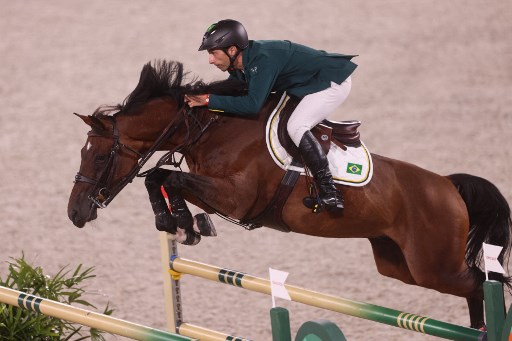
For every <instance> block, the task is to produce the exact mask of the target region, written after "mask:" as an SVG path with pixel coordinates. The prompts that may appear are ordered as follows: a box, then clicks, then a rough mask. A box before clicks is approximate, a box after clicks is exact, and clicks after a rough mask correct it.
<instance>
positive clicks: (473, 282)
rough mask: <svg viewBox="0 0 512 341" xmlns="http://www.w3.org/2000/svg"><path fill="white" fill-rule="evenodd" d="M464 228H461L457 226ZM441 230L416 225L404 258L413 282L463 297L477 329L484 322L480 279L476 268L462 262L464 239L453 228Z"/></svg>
mask: <svg viewBox="0 0 512 341" xmlns="http://www.w3.org/2000/svg"><path fill="white" fill-rule="evenodd" d="M417 226H420V225H419V224H418V225H417ZM440 226H451V225H450V224H440ZM464 230H465V229H464V228H463V227H460V229H459V231H464ZM443 231H444V233H442V234H440V233H439V232H437V233H436V232H435V231H429V229H428V228H423V229H422V228H417V229H416V232H417V233H416V235H415V237H414V239H411V240H410V242H411V244H410V245H407V248H406V251H404V257H405V259H406V261H407V264H408V266H409V269H410V271H411V274H412V276H413V278H414V280H415V281H416V283H417V285H419V286H421V287H424V288H429V289H433V290H437V291H439V292H441V293H445V294H451V295H455V296H459V297H464V298H466V300H467V302H468V308H469V314H470V320H471V327H473V328H480V327H482V326H483V321H484V315H483V303H482V301H483V291H482V283H483V278H482V276H481V275H480V271H478V270H476V269H470V268H468V266H467V265H466V263H465V260H464V252H465V246H466V244H465V238H463V237H462V236H460V235H457V233H456V232H455V231H457V229H456V227H455V226H452V227H451V228H446V229H444V230H443ZM449 232H452V233H449ZM464 237H465V236H464Z"/></svg>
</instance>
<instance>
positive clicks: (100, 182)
mask: <svg viewBox="0 0 512 341" xmlns="http://www.w3.org/2000/svg"><path fill="white" fill-rule="evenodd" d="M107 117H108V119H109V120H110V121H111V123H112V134H110V133H107V134H99V133H97V132H94V131H90V132H88V133H87V135H88V136H98V137H112V139H113V144H112V148H111V149H110V152H109V157H108V160H107V163H106V165H105V168H104V169H103V170H102V172H101V175H100V177H99V179H97V180H96V179H91V178H89V177H87V176H85V175H83V174H81V173H80V172H78V173H77V174H76V176H75V181H74V182H75V183H76V182H85V183H88V184H91V185H93V186H94V189H93V191H92V194H91V195H89V197H88V199H89V200H91V201H92V203H93V204H94V205H95V206H96V207H98V208H106V207H107V206H108V204H109V203H110V202H111V201H112V200H113V199H114V198H115V197H116V195H117V194H119V192H121V190H122V189H123V188H124V187H125V186H126V185H127V184H129V183H131V182H132V181H133V179H134V178H135V177H137V176H139V177H143V176H146V175H148V174H150V173H151V172H152V171H153V170H154V169H156V168H158V167H160V166H162V165H163V164H166V162H165V161H167V160H168V159H169V156H170V155H174V153H176V152H180V151H182V150H183V149H184V147H187V146H190V145H191V144H193V143H195V142H196V141H197V140H198V139H199V138H200V137H201V136H202V135H203V133H204V132H205V131H206V129H207V128H208V127H209V126H210V124H211V123H213V122H214V121H215V118H214V117H212V118H211V119H210V120H209V121H208V122H207V123H206V124H205V125H202V124H201V123H200V121H199V120H198V119H197V117H196V116H195V115H194V114H193V111H192V109H189V110H186V107H182V108H181V109H180V110H178V114H177V117H176V119H175V120H173V121H172V122H171V123H169V125H168V126H167V127H166V128H165V129H164V131H163V132H162V134H161V135H160V136H159V137H158V138H157V139H156V141H155V143H154V144H153V145H152V146H151V148H150V149H149V150H148V151H147V152H146V153H145V154H142V153H140V152H138V151H137V150H135V149H133V148H132V147H130V146H128V145H126V144H124V143H121V142H120V140H119V130H118V129H117V122H116V119H115V117H114V116H107ZM188 118H193V122H194V123H195V124H196V125H198V126H199V127H200V129H199V132H198V134H197V135H196V136H194V137H193V138H192V139H190V124H189V122H188ZM182 123H185V124H186V128H187V135H186V137H185V139H184V141H185V142H184V143H183V144H179V145H178V146H176V147H175V148H173V150H171V151H169V152H168V153H166V154H165V155H164V156H162V158H161V159H160V160H159V161H158V162H157V165H156V166H155V167H154V168H152V169H150V170H147V171H145V172H143V173H140V170H141V169H142V167H143V166H144V165H145V164H146V162H147V161H148V160H149V159H150V158H151V156H152V155H153V154H154V153H155V152H156V151H157V150H159V148H160V147H161V146H162V144H163V143H164V142H166V141H167V140H168V139H169V138H170V137H171V136H172V135H173V134H174V133H175V132H176V131H177V130H178V128H179V127H180V126H181V124H182ZM123 148H125V149H127V150H128V151H130V152H132V153H133V154H136V155H137V158H138V162H137V164H136V165H135V166H134V167H133V168H132V169H131V171H130V172H129V173H128V174H127V175H126V176H124V177H122V178H121V180H120V181H119V182H118V183H117V184H116V185H115V186H114V185H113V180H114V174H115V170H116V165H117V160H118V156H119V153H120V151H121V149H123ZM180 163H181V161H180ZM178 166H179V164H178Z"/></svg>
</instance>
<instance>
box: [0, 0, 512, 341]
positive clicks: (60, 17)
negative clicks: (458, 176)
mask: <svg viewBox="0 0 512 341" xmlns="http://www.w3.org/2000/svg"><path fill="white" fill-rule="evenodd" d="M511 6H512V4H511V3H510V2H507V1H498V2H493V3H492V4H490V3H484V2H480V1H476V0H465V1H463V0H453V1H449V2H446V1H441V0H429V1H426V0H418V1H414V2H411V1H406V0H389V1H385V2H382V1H378V0H365V1H356V0H341V1H339V0H329V1H322V2H314V1H302V0H299V1H297V0H296V1H291V0H284V1H279V2H276V1H267V0H262V1H257V2H255V1H238V2H233V1H211V0H204V1H198V2H190V1H169V0H167V1H163V0H156V1H151V2H142V1H134V0H125V1H121V0H113V1H108V2H105V1H99V0H90V1H87V2H85V1H64V0H47V1H44V2H41V1H35V0H27V1H7V0H0V8H2V10H1V13H0V36H1V38H0V110H1V112H0V129H1V130H0V131H1V134H0V174H1V176H0V193H1V195H0V240H1V241H2V244H1V245H2V246H1V247H0V261H1V262H2V263H0V276H1V275H4V274H5V271H6V267H7V265H6V263H5V262H7V261H8V260H9V257H19V256H21V252H22V251H24V252H25V257H26V259H27V260H28V261H29V262H33V263H34V264H36V265H41V266H43V268H44V269H45V270H46V271H48V272H49V273H50V274H51V273H52V271H54V270H56V269H59V268H60V267H62V266H65V265H67V264H69V265H70V266H71V267H74V266H76V265H78V264H81V263H83V264H84V265H86V266H95V267H96V271H95V274H96V275H97V278H96V279H94V280H93V281H92V282H91V283H90V285H89V287H88V290H89V291H91V292H92V293H94V295H93V297H92V300H93V301H94V302H97V303H98V305H99V306H101V305H104V304H105V303H106V302H107V301H110V304H111V306H112V307H113V308H114V309H115V312H114V316H116V317H118V318H122V319H127V320H130V321H133V322H137V323H141V324H146V325H149V326H152V327H156V328H161V329H163V328H165V318H164V305H163V288H162V274H161V272H160V255H159V242H158V233H157V231H156V229H155V228H154V223H153V215H152V210H151V207H150V205H149V201H148V200H147V194H146V190H145V188H144V185H143V180H141V179H138V180H136V181H134V183H133V184H131V185H130V186H128V187H126V188H125V189H124V190H123V192H122V193H121V194H120V195H119V196H118V197H117V198H116V200H115V201H113V203H112V204H111V205H110V206H109V208H108V209H107V210H102V211H100V212H99V218H98V220H97V221H95V222H93V223H91V224H89V225H87V226H86V227H85V228H84V229H77V228H75V227H74V226H73V225H72V223H71V222H70V221H69V220H68V218H67V213H66V209H67V200H68V197H69V193H70V191H71V188H72V186H73V178H74V175H75V174H76V172H77V170H78V168H79V164H80V149H81V148H82V146H83V145H84V143H85V140H86V132H87V131H88V127H87V126H86V125H84V124H83V122H81V121H80V120H79V119H77V118H76V117H75V116H74V115H72V113H73V112H77V113H81V114H91V113H92V112H93V111H94V110H95V109H96V108H97V107H98V106H99V105H102V104H117V103H120V102H122V100H123V99H124V98H125V97H126V96H127V95H128V94H129V93H130V92H131V91H132V90H133V89H134V87H135V85H136V84H137V82H138V77H139V74H140V70H141V69H142V66H143V65H144V64H145V63H147V62H148V61H153V60H156V59H169V60H177V61H181V62H183V63H184V64H185V68H186V69H187V70H188V71H190V73H191V74H190V77H193V76H198V77H200V78H203V79H204V80H208V81H209V80H218V79H222V78H224V77H226V75H225V74H223V73H221V72H220V71H219V70H218V69H217V68H215V67H213V66H210V65H209V64H208V58H207V54H206V53H205V52H202V53H201V52H198V51H197V49H198V47H199V44H200V42H201V38H202V36H203V33H204V31H205V30H206V28H207V27H208V26H209V25H210V24H211V23H213V22H216V21H218V20H220V19H225V18H231V19H236V20H239V21H241V22H242V23H244V25H245V27H246V29H247V30H248V32H249V37H250V39H288V40H292V41H294V42H298V43H302V44H305V45H309V46H311V47H314V48H318V49H323V50H327V51H329V52H340V53H345V54H358V55H359V57H357V58H356V59H354V62H356V63H357V64H358V65H359V67H358V69H357V70H356V72H355V73H354V75H353V78H352V82H353V83H352V92H351V94H350V96H349V98H348V100H347V101H346V102H345V103H344V104H343V106H342V107H341V108H340V109H339V110H338V111H337V112H336V115H335V117H333V118H334V119H340V120H341V119H358V120H361V121H362V122H363V124H362V126H361V130H360V131H361V134H362V138H363V140H364V141H365V143H366V145H367V146H368V148H369V149H370V150H371V151H372V152H374V153H377V154H380V155H385V156H389V157H392V158H397V159H401V160H404V161H407V162H410V163H413V164H416V165H418V166H420V167H423V168H426V169H429V170H431V171H433V172H436V173H439V174H442V175H447V174H451V173H458V172H465V173H470V174H474V175H478V176H482V177H485V178H487V179H488V180H490V181H491V182H493V183H494V184H495V185H496V186H498V188H500V189H501V191H502V192H503V194H504V195H505V196H506V198H507V199H508V201H509V202H512V180H511V172H510V167H511V166H512V161H511V160H512V158H511V151H510V148H511V142H510V141H511V138H512V109H511V107H512V96H511V93H512V44H511V42H510V38H509V34H510V32H511V31H512V21H511V20H510V18H511V15H512V8H511ZM213 219H214V222H215V223H216V226H217V231H218V234H219V236H218V237H216V238H204V239H203V241H201V243H200V244H199V245H197V246H195V247H181V248H180V254H181V255H182V256H184V257H188V258H191V259H195V260H199V261H203V262H206V263H210V264H214V265H217V266H222V267H227V268H232V269H237V270H240V271H244V272H247V273H249V274H252V275H256V276H261V277H267V270H268V267H273V268H276V269H280V270H283V271H288V272H290V276H289V277H288V283H289V284H293V285H298V286H303V287H307V288H310V289H313V290H316V291H321V292H326V293H329V294H333V295H339V296H343V297H346V298H350V299H354V300H361V301H367V302H370V303H374V304H379V305H384V306H389V307H391V308H394V309H398V310H404V311H407V312H411V313H415V314H419V315H425V316H430V317H432V318H435V319H439V320H443V321H448V322H451V323H456V324H461V325H469V318H468V314H467V309H466V303H465V300H464V299H460V298H455V297H450V296H447V295H442V294H439V293H437V292H434V291H430V290H426V289H421V288H416V287H410V286H407V285H405V284H402V283H401V282H398V281H396V280H392V279H389V278H385V277H382V276H380V275H379V274H378V273H377V271H376V268H375V265H374V263H373V255H372V251H371V248H370V245H369V243H368V241H367V240H364V239H362V240H359V239H353V240H348V239H347V240H342V239H338V240H330V239H325V238H314V237H306V236H300V235H293V234H283V233H279V232H275V231H272V230H268V229H265V228H262V229H259V230H256V231H252V232H247V231H244V230H243V229H242V228H241V227H238V226H235V225H231V224H229V223H226V222H223V221H221V220H219V219H217V218H216V217H214V218H213ZM182 282H183V285H182V287H183V301H184V315H185V319H186V320H187V321H188V322H191V323H194V324H198V325H202V326H205V327H208V328H212V329H216V330H219V331H223V332H225V333H230V334H233V335H238V336H244V337H248V338H251V339H253V340H270V339H271V333H270V320H269V314H268V311H269V309H270V307H271V300H270V298H269V297H267V296H261V295H259V294H255V293H250V292H245V291H242V290H240V289H236V288H232V287H227V286H222V285H220V284H217V283H208V282H205V281H201V280H198V279H195V278H191V277H185V278H184V279H183V281H182ZM507 300H508V301H509V297H508V296H507ZM279 304H280V305H282V306H285V307H287V308H288V309H289V310H290V315H291V320H292V328H293V331H294V332H296V330H297V329H298V327H299V326H300V325H301V324H302V323H304V322H306V321H308V320H314V319H320V318H323V319H330V320H332V321H334V322H336V323H337V324H338V325H339V326H340V328H341V329H342V330H343V332H344V333H345V336H346V337H347V338H348V339H349V340H358V339H361V335H364V336H365V338H368V337H378V338H379V339H380V340H430V339H434V338H432V337H429V336H423V335H419V334H414V333H412V332H408V331H403V330H399V329H397V328H393V327H388V326H384V325H379V324H376V323H372V322H369V321H364V320H360V319H357V318H353V317H348V316H342V315H338V314H334V313H329V312H326V311H321V310H318V309H313V308H310V307H306V306H302V305H300V304H298V303H289V302H282V301H279ZM109 339H112V340H120V339H122V338H120V337H117V338H116V337H109Z"/></svg>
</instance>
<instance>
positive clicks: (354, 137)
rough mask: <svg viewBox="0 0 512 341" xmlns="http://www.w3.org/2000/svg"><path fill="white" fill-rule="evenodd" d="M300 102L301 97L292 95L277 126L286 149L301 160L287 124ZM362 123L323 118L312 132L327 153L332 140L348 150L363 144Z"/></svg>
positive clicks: (281, 141) (278, 133)
mask: <svg viewBox="0 0 512 341" xmlns="http://www.w3.org/2000/svg"><path fill="white" fill-rule="evenodd" d="M299 103H300V98H298V97H290V99H289V100H288V102H287V103H286V106H285V107H284V108H283V110H282V111H281V113H280V114H279V125H278V128H277V135H278V137H279V142H280V143H281V145H282V146H283V147H284V148H285V149H286V151H287V152H288V154H290V155H291V156H292V157H293V158H294V159H296V160H300V155H299V150H298V148H297V147H296V146H295V144H294V143H293V141H292V140H291V138H290V136H289V135H288V131H287V129H286V126H287V124H288V120H289V119H290V116H291V115H292V113H293V112H294V111H295V108H296V107H297V105H298V104H299ZM360 125H361V122H360V121H354V120H352V121H330V120H323V121H322V122H320V123H319V124H318V125H316V126H315V127H314V128H313V129H311V132H312V133H313V135H314V136H315V137H316V139H317V140H318V142H320V145H321V146H322V149H323V150H324V152H325V154H327V153H328V152H329V149H330V148H331V142H333V143H335V144H336V145H337V146H338V147H340V148H342V149H343V150H347V147H359V146H361V139H360V137H361V135H360V133H359V131H358V129H357V128H358V127H359V126H360Z"/></svg>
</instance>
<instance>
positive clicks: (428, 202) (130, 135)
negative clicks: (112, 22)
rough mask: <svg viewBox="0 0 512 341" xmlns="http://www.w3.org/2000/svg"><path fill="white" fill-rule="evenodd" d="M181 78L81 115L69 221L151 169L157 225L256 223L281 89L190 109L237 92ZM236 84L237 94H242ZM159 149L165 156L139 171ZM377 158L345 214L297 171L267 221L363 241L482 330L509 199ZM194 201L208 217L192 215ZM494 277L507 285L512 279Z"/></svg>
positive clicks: (267, 195) (166, 75) (471, 179)
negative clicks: (218, 108)
mask: <svg viewBox="0 0 512 341" xmlns="http://www.w3.org/2000/svg"><path fill="white" fill-rule="evenodd" d="M186 78H187V73H186V72H184V71H183V65H182V64H181V63H179V62H176V61H166V60H157V61H154V62H152V63H151V62H149V63H147V64H146V65H145V66H144V67H143V69H142V72H141V75H140V79H139V83H138V84H137V86H136V88H135V89H134V91H133V92H132V93H131V94H130V95H129V96H128V97H127V98H126V99H125V100H124V101H123V103H121V104H118V105H117V106H108V107H107V106H100V107H99V108H98V109H97V110H96V111H95V112H94V113H93V114H92V115H78V114H76V115H78V116H79V117H80V118H81V119H82V120H83V121H84V122H85V123H86V124H87V125H89V126H90V128H91V130H90V131H89V133H88V137H87V140H86V143H85V146H84V147H83V149H82V151H81V165H80V169H79V172H78V173H77V175H76V177H75V184H74V186H73V189H72V191H71V194H70V198H69V204H68V216H69V219H70V220H71V221H72V222H73V224H74V225H76V226H77V227H80V228H81V227H83V226H84V225H85V224H86V223H87V222H89V221H92V220H94V219H96V218H97V210H98V208H105V207H106V206H107V205H108V204H109V203H110V202H111V201H112V200H113V198H114V197H115V196H116V195H117V194H118V193H119V192H120V191H121V190H122V189H123V188H124V187H125V186H126V185H127V184H128V183H130V182H131V181H132V180H133V178H134V177H135V176H144V175H145V176H146V180H145V185H146V187H147V190H148V193H149V198H150V202H151V206H152V208H153V210H154V213H155V222H156V226H157V228H158V229H159V230H165V231H168V232H170V233H174V234H178V239H179V240H180V241H181V242H183V243H185V244H195V243H197V242H198V239H199V238H200V235H201V234H203V235H208V234H210V235H211V234H215V231H212V226H211V222H209V221H208V215H207V214H213V213H218V214H220V215H222V216H224V217H226V219H230V220H231V221H233V222H237V223H240V224H242V225H244V226H245V227H246V228H255V227H258V226H259V225H258V224H256V223H257V219H254V218H256V217H259V216H261V213H262V212H264V211H265V210H266V209H267V207H269V206H272V205H273V204H275V192H276V190H277V188H278V187H279V186H280V184H281V183H282V180H283V174H284V171H283V170H282V169H281V168H279V167H277V166H276V164H275V163H274V162H273V161H272V159H271V156H270V155H269V152H268V150H267V147H266V144H265V141H264V133H265V125H266V121H267V118H268V117H269V113H270V111H272V108H273V107H274V106H275V104H276V102H277V99H276V95H271V96H270V98H269V100H268V101H267V103H266V104H265V105H264V107H263V108H262V109H261V111H260V113H259V114H258V115H255V116H252V117H241V116H237V115H230V114H226V113H218V112H213V111H210V110H208V108H207V107H199V108H197V107H196V108H194V110H192V109H190V108H188V107H187V105H186V104H185V103H184V95H185V94H188V93H201V92H202V93H206V92H211V93H215V91H216V92H222V91H226V92H227V93H232V92H233V91H235V88H237V87H235V86H231V85H230V84H228V83H229V82H228V83H224V82H217V83H211V84H206V83H203V82H201V81H198V80H197V79H192V80H189V81H188V83H186V82H185V79H186ZM230 87H231V89H229V88H230ZM237 91H240V92H239V93H238V94H236V95H241V94H243V91H244V89H238V90H237ZM277 97H278V96H277ZM155 151H168V153H167V154H166V155H165V156H164V158H163V160H161V161H159V162H158V164H157V167H155V168H153V169H151V170H149V171H146V172H144V174H141V173H140V172H141V168H142V166H143V165H144V164H145V162H146V161H147V160H148V159H149V158H150V157H151V155H153V153H154V152H155ZM176 153H179V154H176ZM176 155H181V158H180V159H179V160H178V159H177V157H176ZM183 159H184V160H185V162H186V164H187V165H188V169H189V171H188V172H183V171H181V168H180V167H176V168H175V169H166V168H162V167H159V166H162V165H163V164H171V165H174V166H180V165H181V163H182V161H183ZM372 159H373V167H374V168H373V169H374V171H373V178H372V179H371V181H370V182H369V183H368V184H366V185H365V186H361V187H348V186H338V187H340V190H341V191H342V192H343V195H344V197H345V199H346V200H345V201H346V205H345V208H344V210H343V211H342V212H329V211H327V210H324V211H322V212H320V213H318V214H313V213H312V212H311V210H310V209H308V208H306V207H305V206H304V203H303V198H304V197H307V196H308V195H309V189H308V184H309V185H311V184H310V181H311V180H309V179H308V177H307V176H300V177H299V178H298V179H297V183H296V185H295V186H294V187H293V188H292V189H291V190H290V193H289V195H288V196H286V197H285V199H281V203H282V210H281V212H280V215H279V216H277V215H270V216H267V218H266V219H265V221H264V225H265V226H266V227H269V228H275V229H278V230H283V228H282V226H283V224H282V223H283V222H284V224H285V225H286V226H287V227H288V231H291V232H295V233H301V234H305V235H310V236H319V237H328V238H367V239H369V241H370V244H371V247H372V250H373V256H374V259H375V263H376V265H377V269H378V272H379V273H380V274H382V275H384V276H388V277H391V278H395V279H397V280H400V281H402V282H404V283H407V284H410V285H417V286H420V287H424V288H429V289H433V290H437V291H438V292H441V293H445V294H451V295H455V296H459V297H463V298H466V300H467V304H468V310H469V315H470V323H471V327H473V328H482V327H484V326H485V324H484V312H483V289H482V288H483V287H482V285H483V282H484V280H485V276H484V273H483V271H482V270H481V269H480V267H481V260H482V255H481V247H482V243H483V242H487V243H490V244H494V245H498V246H502V247H503V248H504V251H503V252H502V254H501V255H500V256H499V258H498V260H499V261H500V262H501V263H503V261H504V260H505V259H508V254H509V251H510V246H511V245H510V244H511V242H510V231H511V225H512V222H511V217H510V207H509V205H508V203H507V201H506V199H505V198H504V197H503V195H502V194H501V193H500V191H499V190H498V189H497V188H496V186H495V185H493V184H492V183H491V182H489V181H488V180H485V179H483V178H480V177H477V176H473V175H468V174H453V175H449V176H442V175H438V174H435V173H433V172H431V171H428V170H425V169H422V168H420V167H417V166H415V165H413V164H410V163H407V162H404V161H399V160H394V159H391V158H388V157H385V156H380V155H378V154H372ZM162 186H163V188H164V189H165V191H166V192H167V194H168V195H169V201H170V211H169V208H168V203H167V202H166V201H165V199H164V197H163V194H162V192H161V187H162ZM187 202H188V203H190V204H193V205H195V206H197V207H199V208H200V209H202V210H204V212H206V213H205V214H204V215H203V216H201V217H197V216H196V217H192V215H191V214H190V211H189V210H188V208H187ZM199 218H201V219H199ZM255 222H256V223H255ZM198 225H200V226H199V227H198ZM201 228H203V229H206V230H205V231H202V230H201ZM178 231H181V232H179V233H178ZM490 275H493V276H492V277H491V278H493V279H496V280H498V281H500V282H501V283H504V285H506V286H507V287H509V288H510V282H511V279H510V277H508V276H505V275H503V274H490Z"/></svg>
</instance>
